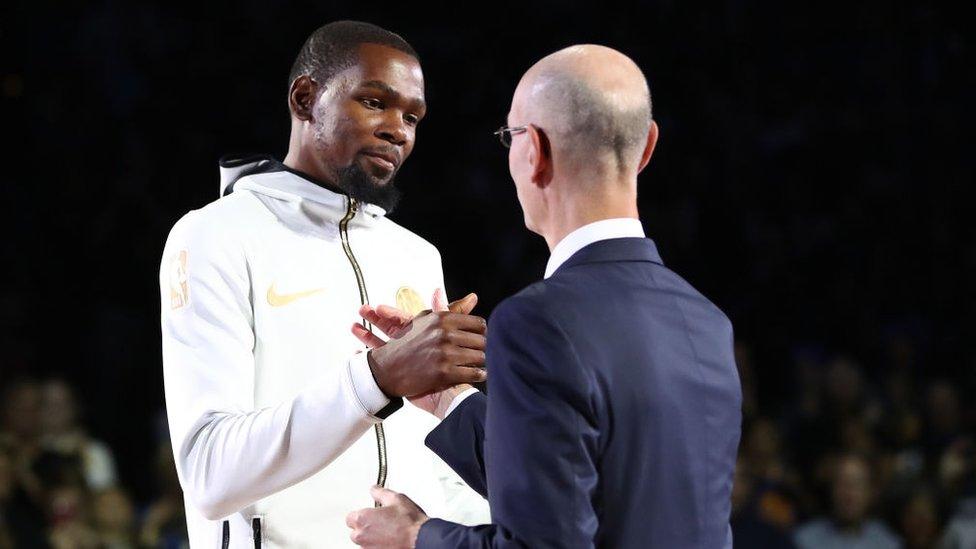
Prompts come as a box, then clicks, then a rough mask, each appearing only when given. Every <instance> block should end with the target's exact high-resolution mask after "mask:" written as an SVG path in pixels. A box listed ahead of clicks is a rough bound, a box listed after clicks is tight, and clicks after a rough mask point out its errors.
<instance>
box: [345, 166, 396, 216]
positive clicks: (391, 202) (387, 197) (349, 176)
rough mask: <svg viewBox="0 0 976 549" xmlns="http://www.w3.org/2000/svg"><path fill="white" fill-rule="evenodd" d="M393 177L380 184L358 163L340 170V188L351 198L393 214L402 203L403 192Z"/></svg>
mask: <svg viewBox="0 0 976 549" xmlns="http://www.w3.org/2000/svg"><path fill="white" fill-rule="evenodd" d="M393 177H394V176H393V175H391V176H390V180H389V181H387V182H386V183H385V184H384V183H379V182H378V181H376V179H375V178H373V177H372V176H370V175H369V174H367V173H366V172H365V171H364V170H363V169H362V168H361V167H360V166H359V163H358V162H353V163H352V164H349V165H348V166H346V167H345V168H342V169H341V170H339V180H338V181H337V184H338V185H339V188H340V189H342V190H343V191H345V192H346V193H347V194H348V195H349V196H350V197H351V198H355V199H356V200H358V201H360V202H366V203H369V204H375V205H377V206H379V207H380V208H383V209H384V210H386V213H390V212H392V211H393V210H394V209H395V208H396V206H397V204H398V203H399V202H400V196H401V194H402V193H401V192H400V189H397V188H396V186H395V185H394V184H393Z"/></svg>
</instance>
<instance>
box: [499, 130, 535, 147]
mask: <svg viewBox="0 0 976 549" xmlns="http://www.w3.org/2000/svg"><path fill="white" fill-rule="evenodd" d="M528 129H529V127H528V126H515V127H514V128H513V127H510V126H502V127H500V128H498V131H496V132H495V133H494V135H497V136H498V140H499V141H501V142H502V145H505V148H506V149H508V148H511V146H512V136H513V135H515V134H517V133H525V132H526V131H527V130H528Z"/></svg>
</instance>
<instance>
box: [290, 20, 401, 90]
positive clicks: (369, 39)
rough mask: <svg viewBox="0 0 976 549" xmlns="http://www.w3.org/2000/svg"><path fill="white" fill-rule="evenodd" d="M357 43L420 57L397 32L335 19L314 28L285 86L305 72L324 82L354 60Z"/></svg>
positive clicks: (350, 64) (321, 82) (355, 59)
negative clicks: (387, 47)
mask: <svg viewBox="0 0 976 549" xmlns="http://www.w3.org/2000/svg"><path fill="white" fill-rule="evenodd" d="M361 44H379V45H381V46H389V47H391V48H394V49H397V50H400V51H402V52H404V53H406V54H408V55H410V56H412V57H413V58H414V59H416V60H417V61H420V56H418V55H417V52H416V51H414V49H413V47H411V46H410V44H408V43H407V41H406V40H404V39H403V38H402V37H400V35H398V34H395V33H392V32H390V31H388V30H386V29H383V28H380V27H377V26H376V25H373V24H372V23H364V22H362V21H336V22H334V23H329V24H327V25H323V26H321V27H319V28H318V29H316V30H315V32H313V33H312V35H311V36H309V37H308V40H305V44H304V45H303V46H302V49H301V51H299V52H298V57H296V58H295V63H294V64H293V65H292V67H291V74H289V75H288V86H289V88H290V87H291V85H292V84H293V83H294V82H295V79H296V78H298V77H299V76H302V75H305V74H307V75H309V76H311V77H312V78H313V79H315V81H316V82H318V83H320V84H325V83H326V82H328V81H329V80H332V77H334V76H335V75H336V74H338V73H340V72H342V71H344V70H345V69H347V68H349V67H351V66H353V65H354V64H355V63H356V62H357V58H356V55H357V53H358V52H357V50H358V48H359V46H360V45H361Z"/></svg>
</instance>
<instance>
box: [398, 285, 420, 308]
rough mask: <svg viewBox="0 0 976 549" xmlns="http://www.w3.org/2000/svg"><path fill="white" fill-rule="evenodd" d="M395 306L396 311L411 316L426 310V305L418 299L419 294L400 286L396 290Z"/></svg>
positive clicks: (407, 287) (409, 288)
mask: <svg viewBox="0 0 976 549" xmlns="http://www.w3.org/2000/svg"><path fill="white" fill-rule="evenodd" d="M396 304H397V308H398V309H400V310H401V311H405V312H407V313H409V314H412V315H416V314H418V313H420V312H421V311H423V310H424V309H427V305H426V304H425V303H424V300H423V299H421V298H420V294H418V293H417V292H416V290H414V289H413V288H411V287H409V286H401V287H400V289H399V290H397V293H396Z"/></svg>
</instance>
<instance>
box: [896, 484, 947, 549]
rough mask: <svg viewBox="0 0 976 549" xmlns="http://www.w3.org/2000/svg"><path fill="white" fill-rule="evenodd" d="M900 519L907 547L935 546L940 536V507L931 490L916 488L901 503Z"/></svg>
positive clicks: (923, 548) (906, 548) (922, 547)
mask: <svg viewBox="0 0 976 549" xmlns="http://www.w3.org/2000/svg"><path fill="white" fill-rule="evenodd" d="M898 519H899V529H900V530H901V535H902V539H904V540H905V549H929V548H931V547H935V544H936V542H937V541H938V538H939V509H938V502H937V501H936V499H935V495H934V494H933V493H932V491H931V490H929V489H928V488H925V487H917V488H915V489H914V490H913V491H912V492H911V493H910V494H909V496H908V498H907V500H906V501H905V502H904V503H903V504H902V505H901V509H900V514H899V517H898Z"/></svg>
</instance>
